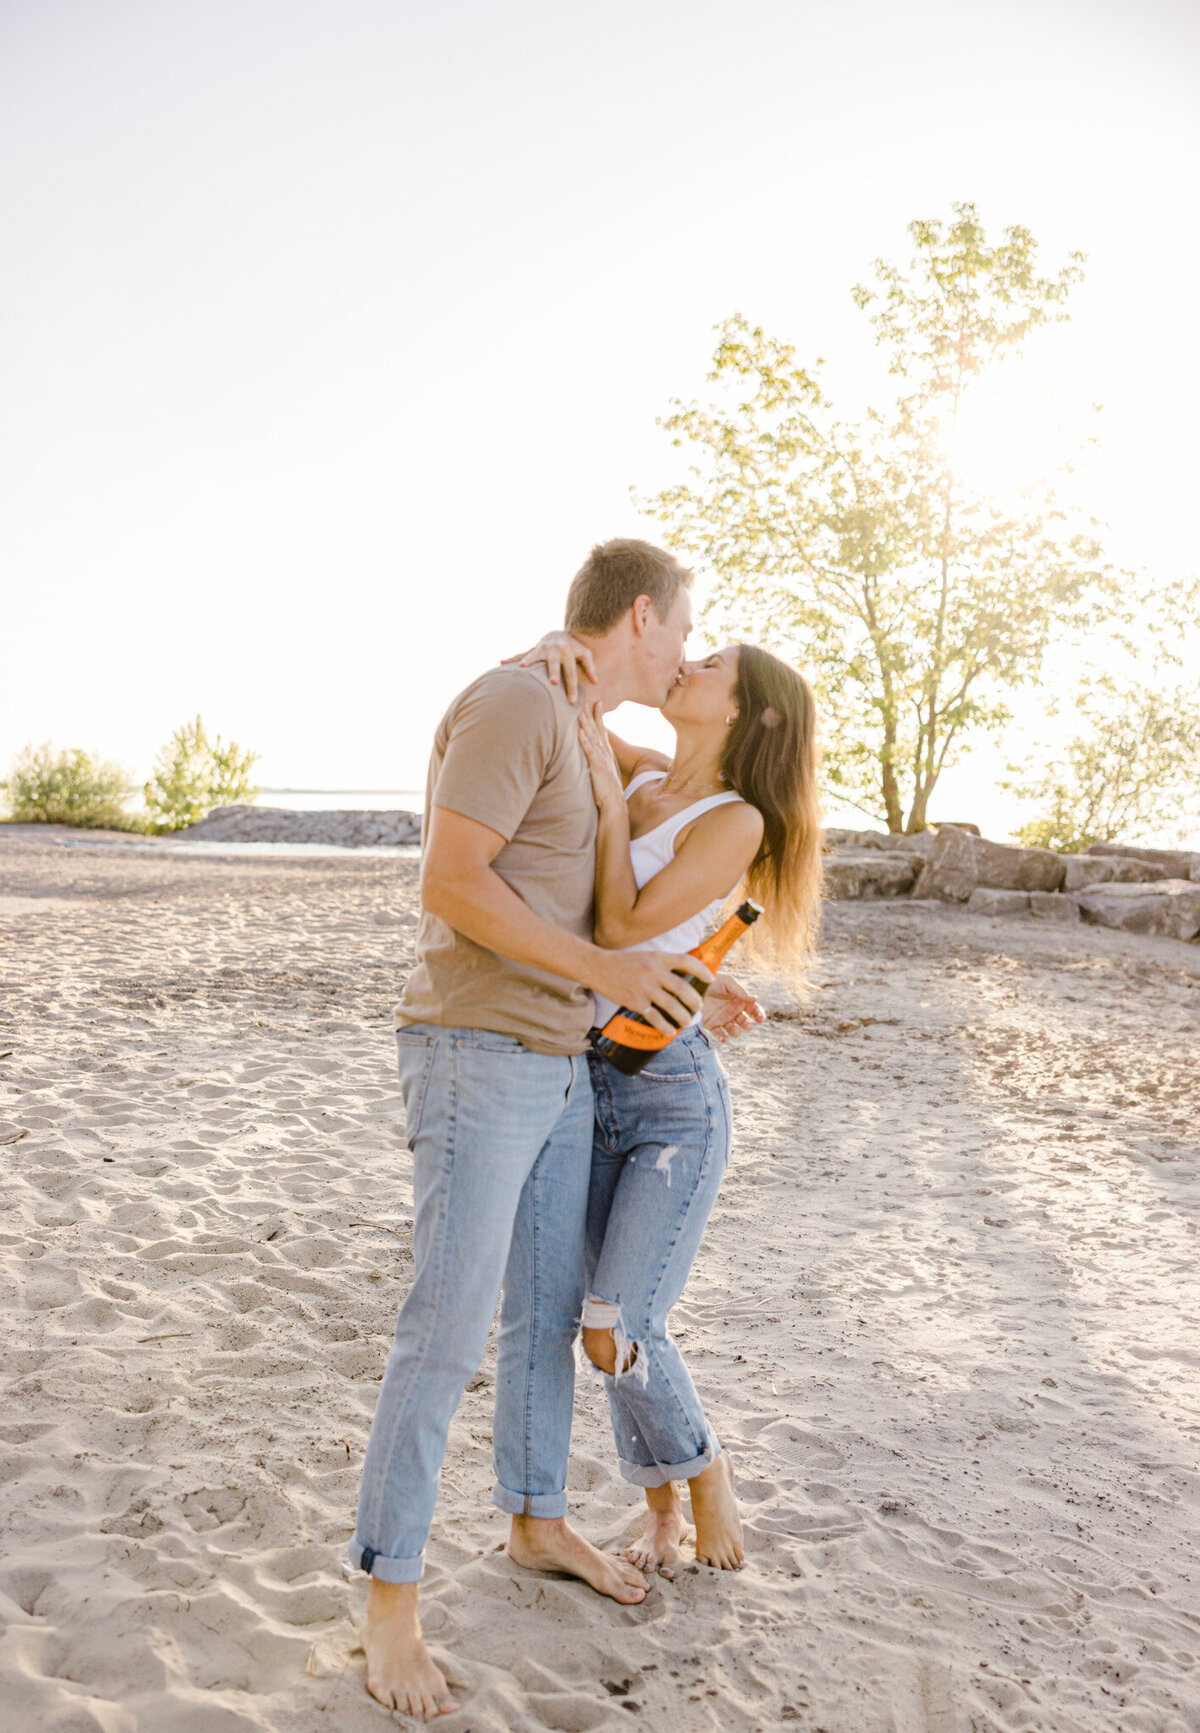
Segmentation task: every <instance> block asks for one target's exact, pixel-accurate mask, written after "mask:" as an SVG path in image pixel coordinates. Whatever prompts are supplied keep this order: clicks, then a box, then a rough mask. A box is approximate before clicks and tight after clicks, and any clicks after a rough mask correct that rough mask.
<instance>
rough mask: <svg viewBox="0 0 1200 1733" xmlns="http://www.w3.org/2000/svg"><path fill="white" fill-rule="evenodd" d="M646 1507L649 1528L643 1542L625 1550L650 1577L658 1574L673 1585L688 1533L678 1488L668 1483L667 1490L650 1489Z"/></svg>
mask: <svg viewBox="0 0 1200 1733" xmlns="http://www.w3.org/2000/svg"><path fill="white" fill-rule="evenodd" d="M646 1503H647V1505H648V1506H649V1509H648V1510H647V1512H646V1526H645V1528H644V1529H643V1530H642V1532H641V1536H640V1538H639V1539H637V1540H635V1541H634V1543H633V1545H632V1546H627V1547H626V1548H625V1557H626V1558H627V1559H628V1560H629V1562H630V1564H631V1565H636V1567H637V1569H638V1570H640V1571H644V1572H645V1574H646V1575H647V1576H648V1577H649V1576H653V1575H654V1573H655V1572H656V1571H657V1572H658V1575H659V1576H660V1577H666V1579H667V1581H668V1582H672V1581H674V1577H675V1567H676V1565H677V1564H678V1563H679V1543H680V1541H681V1540H682V1539H683V1537H684V1535H685V1534H686V1533H687V1524H686V1523H685V1522H684V1520H683V1504H682V1501H681V1499H680V1496H679V1487H678V1485H677V1484H676V1482H675V1481H673V1480H668V1481H667V1483H666V1485H665V1486H648V1487H647V1488H646Z"/></svg>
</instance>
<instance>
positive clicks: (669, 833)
mask: <svg viewBox="0 0 1200 1733" xmlns="http://www.w3.org/2000/svg"><path fill="white" fill-rule="evenodd" d="M666 776H667V772H666V771H665V770H643V771H642V773H641V775H640V776H635V777H634V778H633V779H632V781H631V782H630V784H629V787H628V788H627V789H626V790H625V798H626V800H628V799H629V797H630V795H631V794H633V793H634V792H635V791H636V790H637V789H639V788H642V787H644V785H645V784H646V783H647V782H664V781H665V780H666ZM741 798H742V797H741V795H740V794H734V793H733V792H732V791H731V792H730V793H728V794H709V795H706V796H705V798H704V799H703V800H694V801H693V802H692V804H691V805H690V806H685V807H684V809H683V811H682V812H677V813H675V815H674V817H672V818H665V819H664V820H663V822H662V823H661V824H656V825H655V827H654V829H653V830H648V831H647V832H646V834H645V836H635V837H632V838H631V839H630V843H629V858H630V861H631V862H632V863H633V876H634V880H635V882H636V884H637V888H638V890H639V891H640V890H641V888H642V886H643V885H644V884H648V883H649V881H650V880H651V879H652V878H653V877H654V875H655V874H656V873H660V872H661V871H662V870H663V868H664V867H665V866H669V865H670V863H671V862H672V861H673V860H674V858H675V839H676V837H677V836H678V835H679V833H680V831H681V830H682V829H683V827H684V825H687V824H691V823H693V821H694V820H695V819H697V818H699V817H700V815H701V814H702V813H705V812H711V811H712V809H713V808H714V807H716V806H728V805H729V804H730V802H731V801H735V800H736V801H740V800H741ZM734 888H735V887H734V886H733V885H730V887H729V889H728V890H727V891H726V893H725V895H724V896H723V897H717V898H716V899H715V900H714V901H713V902H711V903H709V904H708V906H707V907H706V908H703V909H698V910H697V911H696V913H695V914H694V915H692V916H691V917H690V919H688V920H686V921H682V922H681V923H680V924H679V926H677V927H672V928H671V930H670V932H669V933H660V934H659V935H658V937H657V938H656V939H643V940H642V941H641V942H640V944H636V945H625V946H623V947H622V949H624V950H626V951H690V950H693V949H694V948H695V946H697V945H698V944H699V943H700V941H701V939H702V938H703V937H704V935H705V933H707V932H708V930H709V929H710V927H712V926H713V925H714V924H715V922H716V918H717V916H718V914H720V912H721V909H722V907H723V906H724V904H725V902H726V901H727V899H728V898H729V897H730V896H731V895H732V893H733V890H734ZM592 998H593V999H594V1000H595V1002H596V1023H597V1026H601V1025H603V1024H605V1023H607V1022H608V1019H609V1018H610V1017H611V1016H612V1014H613V1012H614V1011H616V1010H617V1009H618V1007H617V1006H616V1005H614V1004H613V1002H612V1000H611V999H605V998H603V997H602V995H601V994H599V993H593V994H592ZM699 1021H700V1013H699V1011H697V1012H696V1015H695V1016H694V1017H693V1018H692V1022H693V1023H698V1022H699Z"/></svg>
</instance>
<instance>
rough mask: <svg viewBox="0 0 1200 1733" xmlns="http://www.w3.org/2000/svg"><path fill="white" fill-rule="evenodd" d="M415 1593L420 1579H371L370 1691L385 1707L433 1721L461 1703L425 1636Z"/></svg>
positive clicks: (367, 1629)
mask: <svg viewBox="0 0 1200 1733" xmlns="http://www.w3.org/2000/svg"><path fill="white" fill-rule="evenodd" d="M417 1596H418V1590H417V1585H416V1583H381V1582H379V1581H378V1580H377V1579H376V1578H375V1577H372V1578H371V1582H370V1586H369V1587H368V1589H367V1619H366V1623H365V1625H364V1626H363V1648H364V1649H365V1650H366V1652H367V1690H368V1691H369V1692H370V1693H371V1695H372V1697H374V1698H375V1699H376V1701H377V1702H379V1703H382V1704H383V1706H384V1708H385V1709H399V1711H400V1713H401V1714H402V1715H415V1716H416V1718H417V1720H418V1721H433V1720H436V1718H437V1717H438V1716H439V1715H452V1714H453V1713H454V1711H455V1709H457V1708H458V1704H457V1703H456V1702H455V1701H454V1698H453V1697H452V1696H451V1695H450V1690H449V1687H448V1686H447V1684H446V1681H445V1679H444V1678H443V1677H442V1673H441V1670H440V1669H439V1668H438V1666H437V1665H436V1663H435V1662H434V1659H433V1656H432V1655H431V1654H430V1653H429V1650H428V1649H427V1648H426V1647H425V1644H424V1642H423V1641H422V1639H421V1624H420V1620H419V1619H418V1618H417Z"/></svg>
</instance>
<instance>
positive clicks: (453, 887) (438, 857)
mask: <svg viewBox="0 0 1200 1733" xmlns="http://www.w3.org/2000/svg"><path fill="white" fill-rule="evenodd" d="M426 817H427V821H428V822H427V825H426V836H425V840H424V852H423V855H422V859H421V904H422V906H423V907H424V908H425V909H426V910H428V912H429V913H430V914H431V915H437V916H438V917H439V919H441V920H443V921H445V922H446V923H447V925H448V926H451V927H453V928H454V930H455V931H456V932H459V933H462V934H463V936H464V937H465V938H468V939H472V940H473V941H474V942H475V944H477V945H483V946H484V947H486V949H487V950H489V951H495V952H496V953H497V954H498V955H499V956H501V957H508V958H509V959H510V960H511V961H512V962H514V963H524V964H525V965H526V966H527V967H529V968H532V969H545V970H546V971H547V972H548V973H549V974H552V975H562V976H564V977H565V978H566V979H567V980H568V981H578V982H579V983H580V985H581V986H584V987H591V988H594V989H595V991H596V992H598V993H602V994H603V995H604V997H605V998H606V999H612V1000H614V1001H615V1002H616V1003H617V1004H618V1005H627V1006H628V1007H629V1009H630V1010H633V1011H641V1012H643V1013H644V1014H645V1016H646V1017H647V1019H648V1021H649V1022H650V1023H652V1024H653V1025H654V1027H655V1028H656V1029H659V1030H661V1031H662V1033H663V1034H673V1033H674V1029H675V1026H677V1025H678V1024H679V1023H681V1022H683V1023H686V1022H689V1021H690V1020H691V1017H692V1014H693V1012H695V1011H698V1010H699V1009H700V1003H701V1001H700V996H699V994H698V993H696V992H695V991H694V990H693V989H692V988H691V987H689V986H688V985H687V983H686V981H681V980H680V978H679V975H678V974H676V973H675V972H674V971H675V970H681V969H682V970H686V971H687V972H688V973H689V974H693V975H705V974H707V973H708V971H707V970H706V969H705V968H704V966H703V964H701V963H699V962H698V960H697V959H696V958H695V957H688V956H684V955H674V954H671V953H668V952H664V951H637V952H629V953H621V952H616V951H604V950H601V949H600V947H599V946H598V945H592V944H589V943H588V941H587V940H586V939H580V938H577V937H576V936H575V935H574V934H573V933H565V932H563V931H562V929H561V928H559V927H555V926H552V925H551V924H550V922H549V921H544V920H543V919H542V918H541V916H540V915H535V914H534V912H533V910H532V909H531V908H530V907H529V906H528V904H527V903H524V902H522V900H521V898H520V897H519V896H518V895H517V893H516V892H515V891H514V890H513V889H512V888H511V886H509V885H507V884H505V882H504V880H503V879H502V878H501V877H500V875H499V873H497V872H494V871H493V870H492V862H493V861H494V860H495V858H496V856H497V855H498V854H499V853H500V850H501V849H502V848H503V847H504V845H505V841H506V838H505V837H503V836H502V835H501V834H500V832H499V831H496V830H491V829H490V828H489V827H488V826H487V825H485V824H480V823H479V821H478V820H477V819H473V818H467V817H465V816H464V815H463V814H462V813H461V812H453V811H451V809H450V808H449V807H444V806H433V807H432V808H431V809H430V811H429V812H428V813H427V815H426ZM663 1011H666V1012H668V1013H669V1018H670V1019H671V1020H673V1021H671V1020H668V1019H666V1018H664V1017H663V1016H662V1015H661V1013H662V1012H663Z"/></svg>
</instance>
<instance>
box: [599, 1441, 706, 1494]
mask: <svg viewBox="0 0 1200 1733" xmlns="http://www.w3.org/2000/svg"><path fill="white" fill-rule="evenodd" d="M720 1454H721V1446H720V1445H719V1444H714V1445H713V1447H712V1449H711V1450H706V1451H705V1452H704V1454H703V1455H702V1456H693V1458H692V1460H691V1461H690V1462H656V1463H654V1464H653V1465H652V1467H650V1468H645V1467H644V1466H643V1465H642V1464H641V1463H640V1462H626V1461H624V1459H623V1458H622V1457H619V1456H618V1458H617V1467H618V1468H619V1469H620V1471H621V1479H622V1480H627V1481H628V1482H629V1484H630V1486H666V1484H667V1482H668V1481H671V1480H695V1478H696V1476H697V1475H698V1474H703V1473H704V1470H705V1469H706V1468H708V1467H709V1465H710V1464H711V1463H713V1462H715V1461H716V1459H717V1457H718V1456H720Z"/></svg>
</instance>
